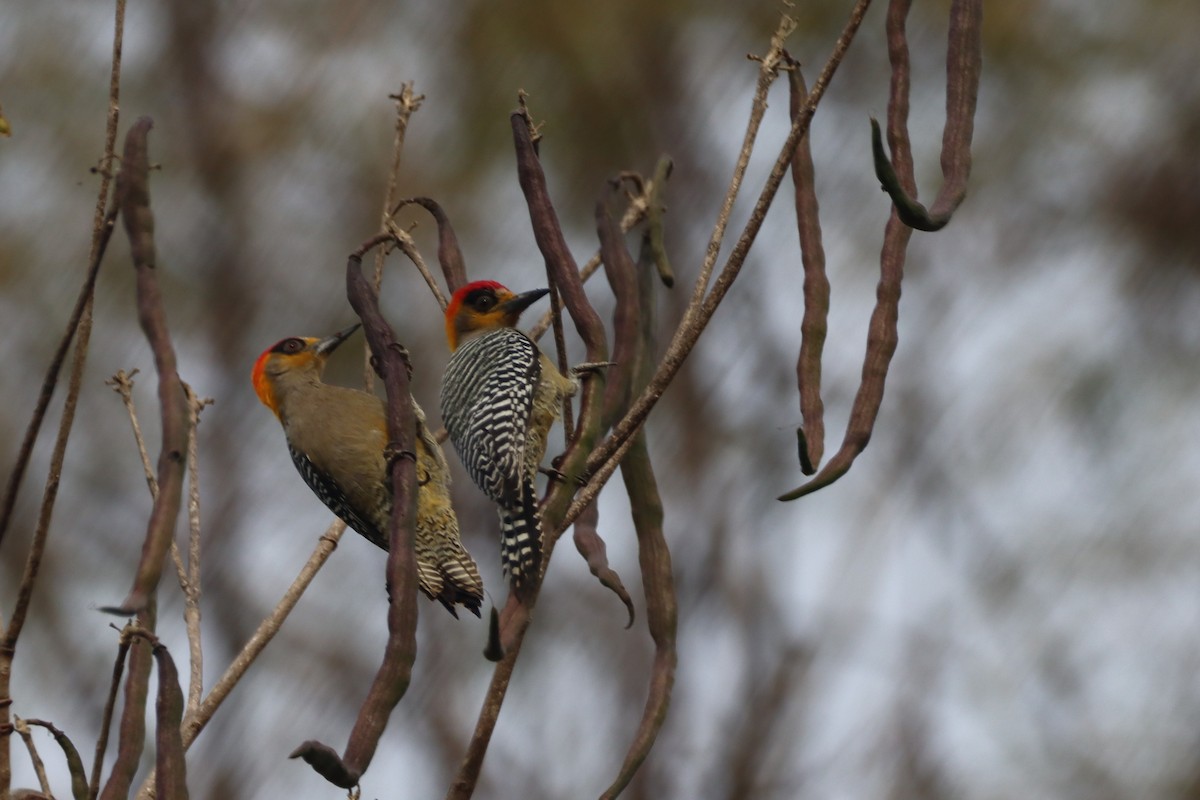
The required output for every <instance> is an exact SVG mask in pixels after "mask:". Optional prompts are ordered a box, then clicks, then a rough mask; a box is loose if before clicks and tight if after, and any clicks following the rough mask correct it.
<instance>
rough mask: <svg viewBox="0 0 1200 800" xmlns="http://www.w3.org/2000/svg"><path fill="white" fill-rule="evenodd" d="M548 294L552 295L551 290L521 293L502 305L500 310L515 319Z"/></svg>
mask: <svg viewBox="0 0 1200 800" xmlns="http://www.w3.org/2000/svg"><path fill="white" fill-rule="evenodd" d="M548 294H550V290H549V289H530V290H529V291H528V292H521V293H520V294H518V295H515V296H513V297H510V298H509V299H508V300H505V301H504V302H503V303H501V304H500V308H502V309H504V313H505V314H512V315H513V316H514V317H515V316H518V315H520V313H521V312H522V311H524V310H525V309H527V308H529V307H530V306H531V305H533V304H534V303H536V302H537V301H538V300H541V299H542V298H543V297H545V296H546V295H548Z"/></svg>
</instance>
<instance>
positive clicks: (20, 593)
mask: <svg viewBox="0 0 1200 800" xmlns="http://www.w3.org/2000/svg"><path fill="white" fill-rule="evenodd" d="M124 31H125V0H117V3H116V12H115V21H114V31H113V56H112V68H111V72H110V76H109V94H108V122H107V132H106V134H105V140H104V159H105V163H106V164H109V163H112V158H113V149H114V147H115V145H116V141H117V119H118V109H119V104H118V96H119V93H120V92H119V90H120V85H121V80H120V77H121V47H122V42H123V36H124ZM110 183H111V181H110V179H109V177H108V175H107V173H105V174H104V175H102V176H101V180H100V189H99V192H98V194H97V198H96V211H95V213H94V215H93V221H92V245H91V253H90V255H89V257H88V264H89V266H88V272H87V277H86V278H85V279H84V284H83V288H82V289H81V290H80V294H79V299H78V300H77V301H76V303H75V308H74V310H73V311H72V312H71V319H70V320H69V321H68V323H67V332H66V333H65V334H64V335H63V338H62V340H61V341H60V342H59V346H58V350H57V351H56V353H55V356H54V358H53V359H52V360H51V363H50V367H49V369H48V370H47V373H46V378H45V380H44V381H43V382H42V389H41V393H40V395H39V397H38V401H37V405H36V407H35V408H34V412H33V418H32V419H31V420H30V423H29V427H28V428H27V429H26V431H25V438H24V439H23V440H22V443H21V449H20V451H19V452H18V453H17V460H16V463H15V464H14V466H13V471H12V474H11V475H10V476H9V481H8V485H7V487H6V489H5V494H4V500H3V504H2V505H0V544H3V540H4V534H5V532H6V531H7V530H8V526H9V522H10V521H11V519H12V512H13V508H14V507H15V505H16V498H17V492H18V490H19V489H20V487H21V480H22V477H23V476H24V474H25V470H26V468H27V467H28V465H29V459H30V457H31V456H32V454H33V444H34V441H35V440H36V438H37V433H38V430H39V429H40V428H41V424H42V420H43V419H44V418H45V414H46V408H47V407H48V406H49V404H50V396H51V395H52V394H53V392H54V387H55V385H56V384H57V382H58V373H59V371H60V370H61V368H62V364H63V362H64V360H65V358H66V354H67V349H68V348H69V347H70V345H71V339H72V338H73V334H74V335H76V336H77V337H78V338H77V339H76V341H75V356H74V358H73V359H72V363H71V374H70V377H69V379H68V384H67V396H66V399H65V400H64V402H63V411H62V416H61V417H60V420H59V427H58V435H57V437H56V439H55V442H54V450H53V452H52V453H51V456H50V470H49V475H48V477H47V479H46V485H45V488H44V490H43V493H42V505H41V508H40V510H39V511H38V521H37V527H36V528H35V529H34V534H33V540H32V542H31V543H30V545H29V554H28V556H27V557H26V559H25V567H24V570H23V571H22V574H21V584H20V586H19V587H18V589H17V599H16V602H15V603H14V606H13V611H12V616H10V617H9V619H8V623H7V625H5V626H4V629H3V635H0V795H3V794H4V793H6V792H8V791H9V790H10V789H11V787H12V760H11V751H10V734H11V732H12V727H11V723H10V721H9V720H10V713H11V705H12V696H11V688H10V686H11V678H12V665H13V658H14V656H15V654H16V646H17V639H18V638H19V636H20V634H21V629H22V627H24V625H25V616H26V614H27V613H28V611H29V603H30V600H31V599H32V597H33V587H34V583H35V581H36V579H37V575H38V570H39V568H40V566H41V562H42V555H43V554H44V552H45V548H46V537H47V536H48V534H49V530H50V517H51V514H52V512H53V510H54V502H55V500H56V499H57V497H58V483H59V476H60V475H61V474H62V463H63V458H64V455H65V453H66V447H67V439H68V438H69V437H70V435H71V427H72V425H73V424H74V422H75V407H76V404H77V403H78V400H79V389H80V386H81V385H82V379H83V365H84V363H85V362H86V360H87V351H88V342H89V340H90V339H91V334H92V303H93V297H94V295H93V290H94V288H95V285H96V275H97V274H98V272H99V270H100V261H101V260H102V258H103V255H104V251H105V249H106V248H107V246H108V241H109V239H110V238H111V236H112V228H113V223H114V222H115V221H116V203H115V202H114V203H113V207H112V208H111V209H110V210H108V211H105V209H106V208H107V207H108V205H109V187H110Z"/></svg>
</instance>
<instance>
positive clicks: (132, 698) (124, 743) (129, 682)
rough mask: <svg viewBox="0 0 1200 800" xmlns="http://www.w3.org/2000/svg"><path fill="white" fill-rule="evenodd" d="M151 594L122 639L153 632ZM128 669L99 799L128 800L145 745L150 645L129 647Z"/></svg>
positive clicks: (138, 643) (140, 641) (141, 640)
mask: <svg viewBox="0 0 1200 800" xmlns="http://www.w3.org/2000/svg"><path fill="white" fill-rule="evenodd" d="M155 605H156V604H155V599H154V595H150V599H149V601H148V602H147V604H146V606H145V607H144V608H143V609H141V610H140V611H138V614H137V624H136V625H135V626H132V627H130V626H127V627H126V628H125V630H123V631H122V632H121V635H122V636H123V637H126V638H129V637H133V635H134V631H136V630H143V631H147V632H151V633H152V632H153V631H154V624H155V621H156V611H155ZM128 661H129V670H128V673H129V674H128V675H126V677H125V706H124V707H123V708H122V710H121V723H120V732H119V734H118V737H117V758H116V761H115V762H114V763H113V767H112V771H111V772H110V773H109V775H108V782H107V783H105V784H104V791H102V792H101V793H100V795H99V798H100V800H118V798H126V797H129V789H130V787H131V786H132V785H133V777H134V775H136V774H137V769H138V764H139V763H140V762H141V760H142V750H143V748H144V747H145V744H146V698H147V697H148V696H149V694H150V688H149V687H150V661H151V653H150V642H149V641H147V640H146V639H144V638H141V637H137V638H136V639H135V641H133V642H132V643H131V644H130V645H129V658H128Z"/></svg>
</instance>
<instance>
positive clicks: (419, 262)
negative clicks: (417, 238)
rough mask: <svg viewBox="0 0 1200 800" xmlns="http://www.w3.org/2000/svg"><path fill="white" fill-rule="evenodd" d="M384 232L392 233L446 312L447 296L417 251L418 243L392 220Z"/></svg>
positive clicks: (401, 249)
mask: <svg viewBox="0 0 1200 800" xmlns="http://www.w3.org/2000/svg"><path fill="white" fill-rule="evenodd" d="M384 230H385V231H386V232H387V233H390V234H391V235H392V237H393V238H394V239H395V240H396V244H397V246H398V247H399V249H400V252H401V253H404V255H406V256H408V260H409V261H411V262H412V263H413V266H415V267H416V268H417V272H419V273H421V277H422V278H424V279H425V285H426V286H428V287H429V291H430V292H432V293H433V297H434V299H435V300H437V301H438V305H439V306H441V307H442V310H445V308H446V304H447V303H448V302H449V301H448V300H446V295H444V294H442V288H441V287H440V286H438V282H437V278H435V277H433V272H431V271H430V269H429V265H428V264H426V263H425V259H424V258H422V257H421V251H419V250H418V249H417V243H416V242H414V241H413V238H412V236H411V235H410V234H409V232H408V231H406V230H403V229H402V228H401V227H400V226H399V225H397V224H396V222H395V221H394V220H391V219H389V220H388V221H387V224H386V225H385V226H384ZM381 249H382V248H381Z"/></svg>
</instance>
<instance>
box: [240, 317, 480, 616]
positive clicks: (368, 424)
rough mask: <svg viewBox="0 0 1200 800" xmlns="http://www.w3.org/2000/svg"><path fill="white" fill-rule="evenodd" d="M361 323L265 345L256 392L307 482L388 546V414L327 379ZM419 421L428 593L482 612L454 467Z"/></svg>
mask: <svg viewBox="0 0 1200 800" xmlns="http://www.w3.org/2000/svg"><path fill="white" fill-rule="evenodd" d="M357 329H358V325H354V326H352V327H350V328H347V329H346V330H344V331H340V332H338V333H335V334H333V335H332V336H328V337H326V338H324V339H316V338H311V337H295V336H294V337H291V338H288V339H284V340H282V341H280V342H278V343H276V344H275V345H272V346H271V347H269V348H267V350H265V351H264V352H263V354H262V355H260V356H259V357H258V361H256V362H255V364H254V371H253V373H252V375H251V378H252V381H253V383H254V391H255V392H256V393H257V394H258V398H259V399H260V400H262V402H263V405H265V406H266V407H267V408H269V409H271V410H272V411H273V412H275V416H276V417H278V418H279V421H280V423H282V425H283V432H284V435H285V436H286V438H287V444H288V451H289V452H290V453H291V454H292V461H294V462H295V464H296V469H298V470H299V471H300V475H301V477H303V478H304V482H305V483H307V484H308V486H309V488H311V489H312V490H313V492H314V493H315V494H316V495H317V497H318V498H320V500H321V502H322V503H324V504H325V505H326V506H328V507H329V510H330V511H332V512H333V513H334V514H336V515H337V516H339V517H341V518H342V519H343V520H344V521H345V523H346V524H347V525H348V526H350V527H351V528H353V529H354V530H356V531H358V532H359V533H360V534H362V535H363V537H364V538H366V539H367V541H369V542H371V543H372V544H375V545H378V546H379V547H382V548H383V549H384V550H387V549H388V532H389V530H390V529H391V528H390V526H391V519H392V485H391V480H390V478H389V475H388V467H387V457H386V455H385V453H384V451H385V448H386V447H387V441H388V433H387V410H386V407H385V405H384V403H383V401H382V400H381V399H379V398H378V397H376V396H375V395H373V394H370V393H368V392H364V391H360V390H358V389H348V388H346V387H343V386H332V385H330V384H328V383H325V382H324V381H322V380H321V376H322V374H323V373H324V370H325V362H326V361H327V360H328V359H329V354H330V353H332V352H333V351H334V350H335V349H336V348H337V346H338V345H340V344H341V343H342V342H344V341H345V340H346V338H347V337H348V336H350V334H352V333H353V332H354V331H355V330H357ZM413 411H414V412H416V418H417V482H418V486H419V488H418V492H417V521H416V542H415V550H416V556H417V579H418V584H419V586H420V588H421V591H422V592H424V593H425V594H426V595H428V596H429V598H430V599H432V600H437V601H439V602H441V604H442V605H443V606H445V607H446V610H447V611H449V612H450V613H451V614H453V615H454V616H456V617H457V616H458V614H457V612H456V611H455V609H454V607H455V605H461V606H464V607H465V608H467V609H468V610H469V611H471V612H472V613H473V614H475V616H479V607H480V604H481V603H482V602H483V581H482V580H481V579H480V577H479V569H478V568H477V567H476V566H475V561H474V560H473V559H472V558H471V555H470V553H468V552H467V551H466V548H464V547H463V545H462V540H461V539H460V537H459V532H458V517H456V516H455V514H454V508H453V507H452V506H451V505H450V490H449V486H450V471H449V467H448V465H447V464H446V458H445V456H444V455H443V454H442V448H441V447H440V446H439V445H438V443H437V441H436V440H435V439H434V438H433V435H432V434H431V433H430V432H429V428H428V427H427V426H426V425H425V414H424V413H423V412H422V411H421V408H420V406H418V405H417V404H416V402H415V401H414V402H413Z"/></svg>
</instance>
